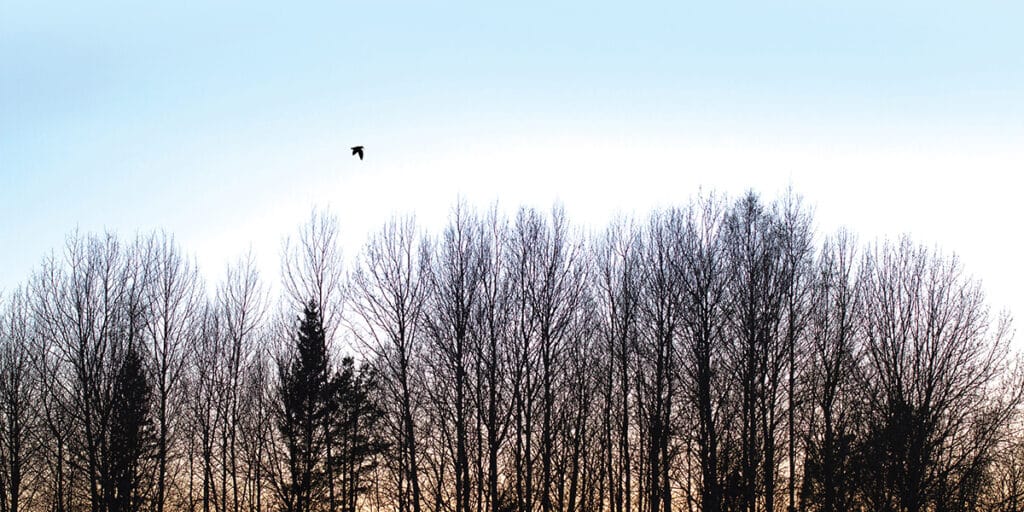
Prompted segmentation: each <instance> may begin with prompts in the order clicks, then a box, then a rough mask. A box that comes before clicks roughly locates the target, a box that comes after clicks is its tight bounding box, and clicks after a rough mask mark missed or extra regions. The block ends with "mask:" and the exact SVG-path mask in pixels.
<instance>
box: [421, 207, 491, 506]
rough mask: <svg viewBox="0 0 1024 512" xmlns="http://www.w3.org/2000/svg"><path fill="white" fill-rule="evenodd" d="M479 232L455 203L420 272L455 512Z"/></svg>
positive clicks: (465, 443)
mask: <svg viewBox="0 0 1024 512" xmlns="http://www.w3.org/2000/svg"><path fill="white" fill-rule="evenodd" d="M481 236H482V235H481V233H480V225H479V222H478V220H477V219H476V218H475V216H474V215H473V214H471V213H470V212H467V211H466V206H465V205H464V204H462V203H460V204H458V205H457V206H456V207H455V209H454V210H453V211H452V216H451V220H450V223H449V225H448V227H447V229H445V232H444V236H443V238H442V240H441V241H440V243H439V245H438V246H437V248H436V256H435V257H434V258H433V259H432V260H431V263H430V265H429V267H428V268H429V271H428V272H427V274H426V278H427V283H428V291H427V297H428V299H427V304H428V307H427V314H426V315H425V316H424V319H425V325H426V331H427V333H428V339H429V340H430V347H431V350H430V351H429V352H430V353H433V354H435V355H436V364H435V366H434V369H433V371H432V376H433V378H434V381H433V382H434V384H435V388H434V390H435V393H436V395H437V396H438V397H439V398H440V400H439V401H438V402H436V403H435V406H436V407H439V408H447V407H450V408H451V411H450V413H449V414H445V415H444V416H446V417H449V418H450V419H451V422H452V427H453V428H454V431H455V432H454V434H455V443H454V444H455V450H454V454H453V462H454V464H455V467H454V470H455V511H456V512H469V510H470V498H471V489H470V483H471V482H470V464H469V442H470V440H469V439H468V436H469V428H470V414H471V410H470V408H471V407H470V405H471V404H470V393H471V388H472V386H473V383H472V382H471V379H472V378H473V376H474V373H473V372H472V371H471V369H472V361H471V358H472V356H473V354H474V352H475V342H476V341H477V340H475V339H474V338H473V337H472V330H471V327H472V315H473V312H474V310H475V309H476V307H477V301H478V300H479V294H480V281H481V273H482V260H481V251H482V249H481Z"/></svg>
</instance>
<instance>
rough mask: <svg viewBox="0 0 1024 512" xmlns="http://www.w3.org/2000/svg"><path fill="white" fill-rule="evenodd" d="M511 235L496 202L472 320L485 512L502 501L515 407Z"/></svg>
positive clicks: (482, 256)
mask: <svg viewBox="0 0 1024 512" xmlns="http://www.w3.org/2000/svg"><path fill="white" fill-rule="evenodd" d="M508 237H509V233H508V224H507V220H506V219H505V218H504V217H502V216H500V215H499V213H498V211H497V207H494V208H492V209H491V211H490V213H489V214H488V216H487V218H486V221H485V223H484V227H483V230H482V232H481V247H480V249H481V254H480V266H481V268H480V298H479V300H478V301H477V303H476V308H475V311H473V324H472V328H473V330H474V335H473V336H474V337H475V338H476V339H477V340H478V341H477V343H476V356H475V357H476V362H477V365H478V368H479V370H478V374H479V376H478V378H477V380H478V384H477V387H478V394H479V395H480V398H479V399H478V400H479V404H478V405H477V409H478V413H477V416H478V418H480V421H481V422H482V423H483V426H482V428H483V429H484V430H486V441H479V444H480V445H481V449H483V450H485V451H486V458H487V484H486V492H485V496H486V502H485V504H484V505H483V506H482V507H481V506H479V505H478V509H480V511H481V512H496V511H497V509H498V507H499V504H500V499H501V497H500V496H501V495H500V494H499V487H498V481H499V468H498V457H499V455H500V452H501V450H502V447H503V446H504V444H505V441H506V440H507V437H508V428H509V420H510V418H511V414H512V412H513V410H514V409H513V407H511V406H510V403H509V402H510V390H509V382H508V378H509V377H508V371H509V366H510V362H511V361H510V359H509V358H510V347H509V343H510V341H509V338H510V336H511V332H510V329H511V321H512V318H511V314H512V309H511V308H512V287H511V281H510V279H509V271H508V268H507V266H506V257H507V256H506V253H507V251H508V243H509V242H508ZM481 480H482V478H481ZM480 486H483V482H480Z"/></svg>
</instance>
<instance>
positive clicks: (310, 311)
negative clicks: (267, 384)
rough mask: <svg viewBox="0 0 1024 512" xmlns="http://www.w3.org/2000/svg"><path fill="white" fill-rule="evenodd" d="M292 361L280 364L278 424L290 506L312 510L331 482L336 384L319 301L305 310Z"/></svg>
mask: <svg viewBox="0 0 1024 512" xmlns="http://www.w3.org/2000/svg"><path fill="white" fill-rule="evenodd" d="M293 348H294V351H293V352H292V354H291V358H290V360H289V361H288V362H287V363H285V364H282V365H281V366H279V368H278V375H279V377H280V387H279V389H278V398H279V400H280V410H279V415H278V421H277V427H278V431H279V432H280V434H281V437H282V438H283V440H284V442H285V448H286V449H287V452H288V468H287V469H288V472H289V473H290V475H288V477H289V478H290V482H288V483H287V484H286V488H285V489H284V493H283V494H284V496H283V498H284V501H285V503H284V508H285V510H287V511H289V512H308V511H310V510H312V509H313V508H314V505H313V504H314V503H315V501H314V500H318V499H320V498H322V497H323V496H322V494H323V490H324V488H325V487H326V485H325V484H326V476H327V475H328V474H330V473H329V472H328V471H327V467H326V429H325V428H324V425H325V424H328V421H327V420H328V415H329V414H330V412H331V409H332V405H331V403H332V402H333V400H334V397H333V395H335V394H336V393H335V392H334V386H333V385H332V383H331V379H330V378H329V371H330V366H329V360H328V356H327V342H326V339H325V336H324V328H323V321H322V319H321V317H320V312H319V309H318V307H317V304H316V303H315V302H313V301H310V302H309V304H307V305H306V306H305V308H304V310H303V316H302V319H301V321H300V323H299V329H298V333H297V336H296V337H295V346H294V347H293Z"/></svg>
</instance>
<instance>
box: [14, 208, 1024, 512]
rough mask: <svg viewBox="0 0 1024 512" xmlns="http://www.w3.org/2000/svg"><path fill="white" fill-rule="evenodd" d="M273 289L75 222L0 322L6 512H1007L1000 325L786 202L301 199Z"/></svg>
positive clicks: (1015, 444) (1006, 401)
mask: <svg viewBox="0 0 1024 512" xmlns="http://www.w3.org/2000/svg"><path fill="white" fill-rule="evenodd" d="M280 283H281V284H280V286H279V289H280V292H279V293H276V294H275V296H273V297H272V296H271V295H270V293H269V292H268V290H269V289H270V288H269V287H268V286H267V284H266V282H265V281H264V280H263V278H262V277H261V276H260V275H259V273H258V272H257V270H256V265H255V263H254V260H253V259H252V258H251V257H247V258H243V259H241V260H240V261H238V262H237V263H235V264H233V265H231V266H229V267H228V272H227V274H226V277H225V278H224V279H223V280H222V281H221V282H219V283H216V284H215V285H214V286H212V287H210V288H208V287H207V284H206V283H205V282H204V280H203V279H202V278H201V277H200V273H199V270H198V268H197V267H196V265H195V263H194V262H193V261H192V260H191V259H189V258H188V257H186V256H185V253H184V252H183V250H182V249H181V248H180V247H179V246H178V245H177V244H176V243H175V242H174V240H173V238H172V237H171V236H169V235H167V234H165V233H154V234H151V235H147V236H138V237H136V238H135V239H133V240H129V241H123V240H120V239H119V238H118V237H117V236H115V235H113V234H81V233H73V234H71V235H70V236H69V237H68V238H67V242H66V244H65V247H64V248H63V249H62V250H61V251H60V252H55V253H53V254H52V255H50V256H48V257H47V258H45V259H43V261H42V262H41V264H40V265H39V266H38V268H37V269H36V270H35V271H34V272H33V273H32V275H31V276H30V277H29V278H28V279H27V281H26V282H25V284H24V285H23V286H21V287H19V288H17V289H15V290H13V291H11V292H10V293H7V294H6V295H5V296H4V297H3V302H2V314H0V512H19V511H26V512H31V511H45V512H78V511H89V512H128V511H153V512H165V511H175V512H176V511H188V512H263V511H282V512H314V511H316V512H320V511H323V512H355V511H356V510H360V511H364V510H365V511H372V512H382V511H388V512H391V511H394V512H673V511H688V512H689V511H702V512H733V511H735V512H754V511H766V512H774V511H780V512H781V511H783V510H785V511H787V512H789V511H797V510H800V511H825V512H835V511H846V510H863V511H876V510H877V511H894V512H895V511H901V512H902V511H908V512H918V511H935V512H939V511H975V510H991V511H1006V512H1010V511H1013V512H1016V511H1020V510H1024V435H1022V434H1021V431H1020V429H1019V427H1020V426H1021V416H1020V414H1019V413H1020V409H1021V403H1022V400H1024V373H1022V372H1021V367H1020V365H1019V364H1018V358H1017V355H1016V353H1014V352H1012V351H1011V349H1010V341H1011V338H1012V334H1013V332H1012V327H1011V324H1010V319H1009V316H1008V315H1006V314H1003V315H999V314H995V313H993V312H992V311H991V310H990V307H989V305H988V304H987V303H986V301H985V297H984V294H983V291H982V289H981V286H980V283H979V282H978V281H977V280H975V279H973V278H972V277H971V276H970V274H969V273H968V272H967V271H966V270H965V269H964V268H963V267H962V265H961V264H960V262H959V261H958V259H957V258H956V257H955V256H953V255H950V254H948V253H943V252H942V251H941V250H939V249H937V248H932V247H929V246H927V245H921V244H919V243H915V242H914V241H912V240H911V239H909V238H908V237H903V238H900V239H898V240H896V241H878V242H872V243H867V244H861V243H858V241H857V239H856V237H855V236H854V235H853V234H852V233H850V232H847V231H839V232H836V233H830V234H825V235H821V234H818V233H816V232H815V230H814V226H813V218H812V213H811V210H810V208H808V207H807V206H806V205H805V204H804V203H803V202H802V201H801V199H800V198H799V197H798V196H796V195H794V194H793V193H787V194H785V195H783V196H782V197H780V198H778V199H775V200H773V201H770V202H767V201H765V200H763V199H762V198H760V197H759V196H757V195H756V194H754V193H753V192H751V193H747V194H745V195H743V196H740V197H738V198H733V199H729V198H725V197H720V196H716V195H708V196H702V197H698V198H695V199H692V200H690V201H689V202H688V203H686V204H684V205H681V206H678V207H672V208H665V209H659V210H655V211H653V212H651V213H650V214H649V215H647V216H646V217H644V218H620V219H618V220H616V221H613V222H611V223H610V224H609V225H608V226H606V227H605V228H604V229H602V230H600V231H598V232H585V231H583V230H582V229H580V228H578V227H576V226H574V225H573V224H571V223H570V221H569V219H568V217H567V216H566V214H565V212H564V211H563V210H562V209H561V208H559V207H555V208H553V209H552V210H551V211H550V212H543V211H539V210H537V209H533V208H526V207H523V208H520V209H519V210H518V211H517V212H516V213H515V214H514V215H512V216H507V215H505V214H503V213H502V212H501V211H500V210H499V209H498V208H497V207H492V208H490V209H487V210H478V209H474V208H472V207H470V206H468V205H466V204H465V203H463V202H460V203H458V204H456V205H455V206H454V207H453V209H452V211H451V214H450V216H449V219H448V223H447V226H446V227H445V228H444V229H443V230H442V231H441V232H439V233H436V234H431V233H427V232H425V231H424V230H422V229H421V228H419V227H418V226H417V224H416V221H415V219H414V218H412V217H396V218H394V219H392V220H391V221H389V222H388V223H386V225H384V226H383V227H382V228H381V229H380V230H379V231H377V232H376V233H375V234H373V235H371V236H370V237H369V239H368V240H367V242H366V244H365V246H364V247H363V249H362V250H361V251H360V252H359V254H358V255H356V257H355V258H353V261H352V262H351V263H348V264H346V262H344V261H343V260H342V257H341V252H340V247H339V223H338V220H337V219H335V218H333V217H332V216H330V215H329V214H325V213H322V212H321V213H314V214H313V215H312V217H311V218H310V220H309V222H307V223H306V224H304V225H303V226H301V227H300V229H299V230H298V233H297V235H296V236H295V237H294V238H290V239H288V240H286V242H285V244H284V250H283V254H282V263H281V279H280Z"/></svg>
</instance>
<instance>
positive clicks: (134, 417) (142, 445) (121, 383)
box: [105, 345, 152, 512]
mask: <svg viewBox="0 0 1024 512" xmlns="http://www.w3.org/2000/svg"><path fill="white" fill-rule="evenodd" d="M151 389H152V386H151V385H150V382H149V379H148V378H147V377H146V374H145V371H144V368H143V365H142V356H141V355H140V354H139V352H138V350H137V349H136V348H135V346H134V345H129V346H128V349H127V351H126V352H125V354H124V359H123V360H122V361H121V364H120V367H119V368H118V372H117V376H116V378H115V380H114V390H113V400H112V401H111V404H112V411H111V412H112V413H111V425H110V451H109V457H110V459H109V463H108V464H109V468H110V470H109V479H110V480H109V482H108V484H107V486H105V487H106V488H107V491H106V492H105V494H106V500H105V501H107V503H106V505H107V507H106V508H107V510H108V511H109V512H134V511H136V510H140V509H141V508H142V503H141V498H140V496H139V491H140V487H141V482H140V476H141V475H140V468H141V465H142V462H143V460H144V459H145V457H146V456H147V455H148V454H149V453H150V452H151V449H152V432H151V431H150V427H151V417H150V409H149V398H150V392H151Z"/></svg>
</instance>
